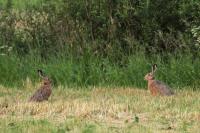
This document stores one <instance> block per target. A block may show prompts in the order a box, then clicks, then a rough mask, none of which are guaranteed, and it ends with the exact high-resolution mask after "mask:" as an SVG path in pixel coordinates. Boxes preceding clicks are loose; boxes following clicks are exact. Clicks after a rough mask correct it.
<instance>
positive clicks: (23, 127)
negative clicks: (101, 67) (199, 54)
mask: <svg viewBox="0 0 200 133" xmlns="http://www.w3.org/2000/svg"><path fill="white" fill-rule="evenodd" d="M187 89H188V90H189V91H187V90H184V91H181V90H179V91H176V95H175V96H172V97H153V96H151V95H150V93H149V92H147V91H146V90H140V89H137V88H93V87H91V88H89V89H83V88H79V89H75V88H73V89H71V88H63V87H56V88H54V90H53V92H54V93H53V95H52V96H51V97H50V100H49V101H48V102H43V103H28V102H27V99H28V97H29V96H30V95H31V94H32V92H33V91H35V87H33V85H32V84H30V83H29V82H27V83H26V89H19V88H15V89H13V88H4V87H0V92H1V93H2V94H1V97H0V108H1V109H0V130H1V132H4V133H27V132H29V133H43V132H52V133H64V132H74V133H79V132H80V133H102V132H104V133H115V132H120V133H121V132H124V133H128V132H135V133H155V132H159V133H160V132H161V133H168V132H173V133H183V132H190V133H196V132H198V131H199V127H200V118H199V116H200V112H199V110H200V107H199V104H200V99H199V95H200V94H199V92H198V91H197V92H195V91H192V90H190V88H187Z"/></svg>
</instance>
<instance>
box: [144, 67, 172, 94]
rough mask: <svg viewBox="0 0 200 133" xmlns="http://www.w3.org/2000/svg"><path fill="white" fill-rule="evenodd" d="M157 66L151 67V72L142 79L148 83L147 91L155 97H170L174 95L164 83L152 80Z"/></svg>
mask: <svg viewBox="0 0 200 133" xmlns="http://www.w3.org/2000/svg"><path fill="white" fill-rule="evenodd" d="M156 68H157V65H156V64H155V65H153V66H152V72H150V73H148V74H146V75H145V77H144V79H145V80H147V81H148V89H149V90H150V92H151V95H153V96H157V95H162V96H170V95H173V94H174V93H173V92H172V91H171V88H170V87H169V86H168V85H166V84H165V83H163V82H161V81H158V80H155V79H154V73H155V71H156Z"/></svg>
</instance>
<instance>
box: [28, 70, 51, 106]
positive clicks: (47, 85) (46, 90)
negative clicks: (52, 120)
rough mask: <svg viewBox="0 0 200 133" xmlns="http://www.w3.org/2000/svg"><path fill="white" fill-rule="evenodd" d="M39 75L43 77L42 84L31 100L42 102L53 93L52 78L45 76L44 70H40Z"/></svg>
mask: <svg viewBox="0 0 200 133" xmlns="http://www.w3.org/2000/svg"><path fill="white" fill-rule="evenodd" d="M38 74H39V76H40V77H41V78H42V86H41V87H40V88H39V89H38V90H37V91H36V92H35V93H34V94H33V96H32V97H31V98H30V99H29V101H30V102H32V101H34V102H42V101H44V100H48V98H49V96H50V95H51V92H52V90H51V80H50V79H49V78H48V77H46V76H44V73H43V72H42V70H38Z"/></svg>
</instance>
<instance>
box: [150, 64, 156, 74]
mask: <svg viewBox="0 0 200 133" xmlns="http://www.w3.org/2000/svg"><path fill="white" fill-rule="evenodd" d="M156 70H157V64H153V65H152V72H151V73H152V74H154V73H155V71H156Z"/></svg>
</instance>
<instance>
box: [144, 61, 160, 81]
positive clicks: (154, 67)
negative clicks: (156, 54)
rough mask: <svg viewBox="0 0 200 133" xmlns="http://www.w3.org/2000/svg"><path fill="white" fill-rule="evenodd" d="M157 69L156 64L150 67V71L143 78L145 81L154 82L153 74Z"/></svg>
mask: <svg viewBox="0 0 200 133" xmlns="http://www.w3.org/2000/svg"><path fill="white" fill-rule="evenodd" d="M156 69H157V64H154V65H152V71H151V72H150V73H147V74H146V75H145V76H144V79H145V80H154V73H155V71H156Z"/></svg>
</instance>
